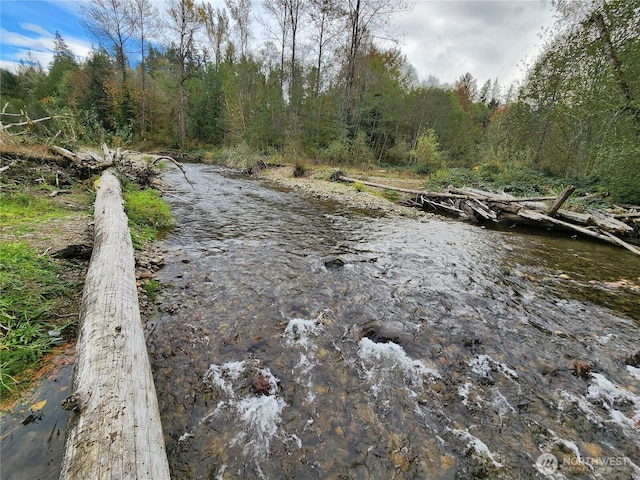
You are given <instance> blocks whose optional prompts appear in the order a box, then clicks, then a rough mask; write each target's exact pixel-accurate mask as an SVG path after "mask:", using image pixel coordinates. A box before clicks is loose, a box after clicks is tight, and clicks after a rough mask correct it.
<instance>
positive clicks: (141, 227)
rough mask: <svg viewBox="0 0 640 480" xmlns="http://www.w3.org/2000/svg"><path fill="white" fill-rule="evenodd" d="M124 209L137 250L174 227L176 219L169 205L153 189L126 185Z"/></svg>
mask: <svg viewBox="0 0 640 480" xmlns="http://www.w3.org/2000/svg"><path fill="white" fill-rule="evenodd" d="M124 208H125V211H126V212H127V216H128V217H129V228H130V230H131V240H132V242H133V246H134V248H136V249H140V248H142V246H143V245H144V243H146V242H147V241H149V240H155V239H157V238H158V235H159V234H160V233H161V232H163V231H165V230H168V229H169V228H171V227H173V225H174V223H175V222H174V219H173V216H172V215H171V212H170V211H169V205H167V203H166V202H165V201H164V200H162V198H160V194H159V193H158V192H157V191H156V190H153V189H150V188H147V189H144V190H138V189H136V188H135V187H134V186H133V185H132V184H125V185H124Z"/></svg>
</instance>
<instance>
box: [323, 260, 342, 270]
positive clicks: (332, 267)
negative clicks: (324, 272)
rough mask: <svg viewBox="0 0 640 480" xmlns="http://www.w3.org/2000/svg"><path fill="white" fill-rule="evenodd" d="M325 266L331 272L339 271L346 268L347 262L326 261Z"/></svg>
mask: <svg viewBox="0 0 640 480" xmlns="http://www.w3.org/2000/svg"><path fill="white" fill-rule="evenodd" d="M324 266H325V267H326V268H328V269H329V270H338V269H339V268H342V267H344V266H345V262H344V260H341V259H339V258H332V259H331V260H325V262H324Z"/></svg>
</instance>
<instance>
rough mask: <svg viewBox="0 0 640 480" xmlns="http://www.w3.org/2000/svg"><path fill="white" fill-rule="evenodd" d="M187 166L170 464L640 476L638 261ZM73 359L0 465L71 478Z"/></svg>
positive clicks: (165, 374) (366, 474)
mask: <svg viewBox="0 0 640 480" xmlns="http://www.w3.org/2000/svg"><path fill="white" fill-rule="evenodd" d="M186 168H187V174H188V176H189V178H190V179H191V180H192V181H193V182H194V185H195V190H191V187H190V186H189V185H188V184H187V183H186V182H185V180H184V178H183V177H182V174H181V173H180V172H178V171H174V170H170V171H168V172H167V173H166V174H165V180H166V181H167V183H169V184H170V185H172V186H173V188H175V189H177V190H179V192H177V193H175V194H173V195H171V196H167V200H168V201H169V202H170V204H171V208H172V211H173V213H174V215H175V217H176V221H177V227H176V228H175V230H174V231H173V232H171V233H170V234H169V235H168V237H167V238H166V240H165V241H164V242H163V243H162V245H161V247H162V248H163V249H164V250H165V252H166V253H165V267H164V269H162V270H161V271H160V272H159V278H160V280H161V281H162V283H163V284H164V286H165V290H164V293H163V294H162V300H161V305H159V307H160V311H161V312H162V313H160V314H157V315H155V316H154V317H153V318H152V319H150V320H149V321H148V323H147V343H148V348H149V353H150V357H151V361H152V368H153V372H154V377H155V384H156V389H157V392H158V398H159V403H160V408H161V415H162V420H163V429H164V433H165V439H166V445H167V451H168V455H169V462H170V466H171V473H172V478H173V479H253V478H268V479H305V480H306V479H368V478H371V479H385V480H386V479H414V478H415V479H475V478H489V479H497V478H505V479H520V478H522V479H528V478H554V479H561V478H568V479H629V478H640V425H639V424H640V368H638V361H640V358H638V357H640V355H638V352H639V351H640V329H639V327H640V305H639V297H640V294H639V290H638V284H639V283H640V278H638V277H639V276H640V259H639V258H637V257H634V256H633V255H632V254H630V253H628V252H626V251H624V250H622V249H617V248H613V247H609V246H606V245H601V244H597V243H592V242H588V241H576V240H572V239H570V238H568V237H566V236H558V237H554V236H549V235H548V234H547V233H545V234H543V235H538V234H531V233H525V232H522V231H518V232H516V231H514V230H511V229H506V230H504V231H490V230H486V229H482V228H478V227H476V226H471V225H467V224H464V223H459V222H449V221H443V220H436V219H427V218H425V219H410V218H402V217H385V216H375V215H371V214H367V213H366V212H356V211H353V210H349V209H347V208H345V207H344V206H342V205H340V204H335V203H327V202H321V201H317V200H313V199H309V198H308V197H303V196H299V195H297V194H295V193H291V192H285V191H282V190H280V189H277V188H272V187H269V186H268V185H265V184H264V183H260V182H258V181H256V180H253V179H248V178H245V177H240V176H237V175H233V174H232V173H231V172H228V171H224V170H220V169H217V168H214V167H209V166H204V165H186ZM634 356H635V358H634ZM575 361H577V362H581V363H579V364H578V368H577V369H576V368H574V362H575ZM582 364H588V365H589V366H590V367H591V370H590V371H589V370H588V368H587V369H585V367H583V366H581V365H582ZM70 370H71V369H70V367H65V370H64V372H66V374H65V375H63V377H64V378H60V377H56V378H54V379H53V380H52V381H49V382H48V383H45V384H43V385H41V386H40V387H39V388H38V389H37V390H36V391H34V393H33V394H32V395H31V396H30V397H29V398H27V399H25V401H24V406H18V407H17V408H16V411H15V412H13V413H11V414H2V452H1V455H2V459H1V461H0V467H1V471H0V477H1V478H2V479H3V480H4V479H7V480H9V479H12V480H19V479H33V478H41V479H56V478H58V475H59V471H60V466H59V462H60V459H61V457H62V448H63V438H64V422H65V420H66V411H64V410H62V409H61V408H60V406H59V405H60V401H61V399H62V398H63V397H64V396H66V395H67V394H68V385H69V383H70V380H69V373H70ZM574 370H578V372H576V371H574ZM576 373H578V374H579V375H576ZM44 399H47V400H48V403H47V404H46V406H45V407H44V408H42V409H40V410H38V411H37V412H36V413H35V414H34V413H31V411H30V407H29V405H31V408H33V405H34V404H36V405H38V404H41V401H42V400H44ZM31 417H33V418H31ZM26 420H28V421H26ZM543 453H548V454H551V455H553V457H550V456H548V455H547V456H545V457H540V456H541V455H542V454H543Z"/></svg>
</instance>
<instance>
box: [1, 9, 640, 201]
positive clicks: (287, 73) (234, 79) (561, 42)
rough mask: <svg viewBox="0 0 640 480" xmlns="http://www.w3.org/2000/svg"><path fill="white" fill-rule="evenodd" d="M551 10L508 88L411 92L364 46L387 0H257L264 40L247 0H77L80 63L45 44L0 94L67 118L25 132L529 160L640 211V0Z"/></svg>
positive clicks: (356, 154)
mask: <svg viewBox="0 0 640 480" xmlns="http://www.w3.org/2000/svg"><path fill="white" fill-rule="evenodd" d="M554 6H555V9H556V11H557V13H558V25H557V28H556V29H555V32H556V33H555V34H554V35H553V36H552V37H550V38H549V39H548V42H547V44H546V47H545V49H544V51H543V53H542V54H541V55H540V57H539V58H537V59H536V61H535V62H534V63H533V64H532V65H531V67H530V69H529V70H528V72H527V74H526V78H525V80H524V82H523V84H522V85H521V86H520V88H519V91H518V92H517V93H516V92H515V89H514V86H511V87H509V88H503V87H502V86H501V85H500V83H499V80H498V79H497V78H494V79H487V80H486V81H484V82H479V81H478V79H476V78H475V77H474V76H473V74H472V73H471V72H460V77H459V79H458V81H457V82H455V85H454V86H453V87H447V86H443V85H441V84H440V83H439V81H438V80H437V79H435V78H432V77H431V78H429V79H428V80H427V81H425V82H423V83H420V82H419V81H418V79H417V78H416V76H415V70H414V69H413V67H412V66H411V65H410V64H408V62H407V60H406V57H405V56H404V55H403V53H402V51H401V50H400V49H399V48H398V46H394V45H390V44H389V43H388V42H384V43H383V42H381V41H379V40H378V38H380V37H382V36H385V35H384V33H385V32H384V31H383V28H384V24H385V23H388V22H386V18H387V15H391V14H393V12H394V11H398V10H399V9H404V8H406V7H405V6H404V4H401V3H398V2H392V1H389V0H358V1H355V0H354V1H349V2H340V1H337V0H310V1H307V2H302V1H298V0H265V1H264V6H263V8H264V12H266V13H265V16H264V18H265V19H267V24H268V25H266V26H263V28H267V30H266V33H265V34H264V35H262V36H261V38H264V39H265V41H260V42H258V41H256V39H255V37H254V36H253V35H252V33H253V32H255V30H256V28H258V26H257V25H254V24H253V23H252V15H251V9H252V3H251V2H248V1H245V0H226V1H225V7H219V8H215V9H214V8H212V7H211V6H210V5H209V4H208V3H203V4H200V3H198V2H197V1H196V0H172V1H171V2H170V3H169V9H168V11H167V12H157V11H156V10H155V9H154V7H153V4H152V3H150V2H148V0H90V1H89V2H88V3H87V4H86V5H85V6H83V14H84V23H85V25H86V26H87V27H88V28H89V29H91V31H92V33H93V34H94V35H95V38H96V40H97V41H98V45H99V46H98V48H97V49H96V50H95V51H94V52H92V54H91V55H90V56H89V58H88V59H87V60H86V61H83V62H78V60H77V59H76V58H75V57H74V55H73V53H72V52H71V51H70V49H69V47H68V46H67V45H66V43H65V41H64V39H63V38H62V37H61V36H60V35H59V34H57V35H56V39H55V50H54V59H53V62H52V63H51V65H49V66H48V70H45V69H43V68H42V67H41V66H39V65H38V64H37V63H36V62H31V61H29V60H28V59H26V60H25V62H24V63H23V65H22V66H21V68H20V69H18V71H17V72H9V71H6V70H2V71H1V72H0V73H1V75H2V82H1V92H0V93H1V97H2V104H3V106H4V108H5V113H13V114H15V113H19V112H20V111H23V112H26V113H28V115H30V116H31V117H32V118H34V117H36V116H37V115H40V114H41V115H44V114H55V115H54V116H55V117H56V118H58V119H62V118H64V119H66V120H65V121H67V122H69V121H70V120H69V119H74V121H75V125H66V126H65V128H64V129H62V128H61V125H58V126H49V127H47V126H45V125H44V124H41V123H40V124H38V125H37V126H29V128H32V129H33V130H34V131H36V132H40V133H41V134H43V135H47V134H53V133H54V132H58V131H63V132H65V133H63V134H61V135H62V136H63V137H65V135H66V137H65V138H66V141H68V142H96V141H101V140H108V141H111V142H120V143H123V144H125V143H130V142H147V143H148V144H153V145H157V146H164V147H180V148H198V147H236V146H243V148H249V149H251V150H253V151H255V152H261V153H267V154H269V153H278V154H283V155H295V156H303V157H305V158H308V159H317V160H319V161H327V162H338V163H345V164H357V163H369V164H378V165H390V164H391V165H404V166H408V167H409V166H415V167H416V168H420V165H422V166H423V167H424V170H425V171H427V170H428V171H433V170H434V169H446V168H452V167H468V168H472V167H476V168H480V167H482V166H483V165H493V166H494V167H492V168H502V169H509V168H519V167H521V166H523V165H527V166H530V167H531V168H536V169H539V170H541V171H546V172H551V173H553V174H555V175H559V176H563V177H566V178H577V179H583V180H589V179H593V181H594V182H600V183H601V184H602V185H604V186H605V187H606V188H607V189H609V190H610V191H611V193H612V195H614V196H615V197H616V198H619V199H621V200H624V201H626V202H629V203H632V202H636V203H640V187H639V185H640V176H639V175H640V161H639V160H638V159H639V158H640V99H639V96H640V83H639V82H640V40H639V39H640V31H639V30H640V24H638V22H637V18H638V17H639V16H640V0H590V1H589V2H573V1H570V0H556V1H555V2H554ZM253 8H256V5H253ZM162 18H163V19H164V21H162V22H161V21H160V20H161V19H162ZM387 36H388V35H387ZM505 91H508V92H509V93H506V92H505ZM503 92H504V95H503ZM58 121H62V120H58ZM69 132H72V133H69Z"/></svg>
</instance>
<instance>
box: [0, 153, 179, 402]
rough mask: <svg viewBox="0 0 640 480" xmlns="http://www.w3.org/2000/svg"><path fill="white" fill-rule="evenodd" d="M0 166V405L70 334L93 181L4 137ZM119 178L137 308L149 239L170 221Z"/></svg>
mask: <svg viewBox="0 0 640 480" xmlns="http://www.w3.org/2000/svg"><path fill="white" fill-rule="evenodd" d="M3 164H4V165H3V167H2V171H1V172H0V185H1V191H0V201H1V202H2V209H0V255H1V260H2V261H1V262H0V288H1V290H2V292H3V299H2V302H0V327H1V329H0V335H1V339H2V344H3V348H2V349H1V350H0V395H1V397H2V408H3V409H4V410H10V409H11V405H12V403H13V402H14V401H15V400H16V399H17V398H18V397H19V396H20V394H22V393H23V392H25V391H26V389H28V388H29V387H30V385H31V382H32V380H34V379H36V378H38V373H37V372H38V371H39V369H40V368H41V367H42V361H43V359H44V358H46V356H47V355H48V353H49V352H51V351H52V349H53V348H54V347H60V346H65V345H69V344H70V343H72V342H73V341H74V340H75V337H76V333H77V332H76V330H77V326H78V325H77V323H78V315H79V312H80V305H81V300H82V290H83V286H84V277H85V274H86V271H87V267H88V263H89V259H90V257H91V253H92V248H93V221H92V212H93V199H94V181H95V180H96V179H97V178H98V177H97V176H93V175H90V174H89V173H88V172H87V170H86V169H82V168H78V167H77V166H76V165H74V164H73V163H72V162H69V161H68V160H64V159H61V158H60V157H58V156H56V155H52V154H51V152H50V151H49V149H48V148H47V147H44V146H35V145H31V146H28V147H27V146H23V145H20V144H12V143H4V144H3ZM124 183H125V204H126V208H127V209H128V211H129V213H130V220H131V222H130V228H131V231H132V237H133V240H134V244H135V245H136V247H137V249H136V266H137V275H138V286H139V296H140V305H141V310H142V311H143V312H144V311H150V310H151V309H152V308H153V301H154V300H155V292H156V290H157V288H158V284H157V282H156V281H155V280H154V279H153V273H154V272H155V271H156V270H157V269H158V268H159V267H160V266H161V265H162V261H163V260H162V255H161V254H160V253H159V252H157V251H156V249H155V248H154V246H153V244H152V243H151V241H150V240H152V239H155V238H156V237H157V234H158V232H159V230H161V229H163V228H166V227H168V226H170V225H172V223H173V219H172V217H171V215H170V213H169V210H168V207H167V206H166V204H164V202H163V201H162V200H161V199H160V196H159V195H158V194H157V193H154V192H155V191H154V190H150V189H140V188H139V187H137V186H136V185H135V184H134V183H133V182H124Z"/></svg>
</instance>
